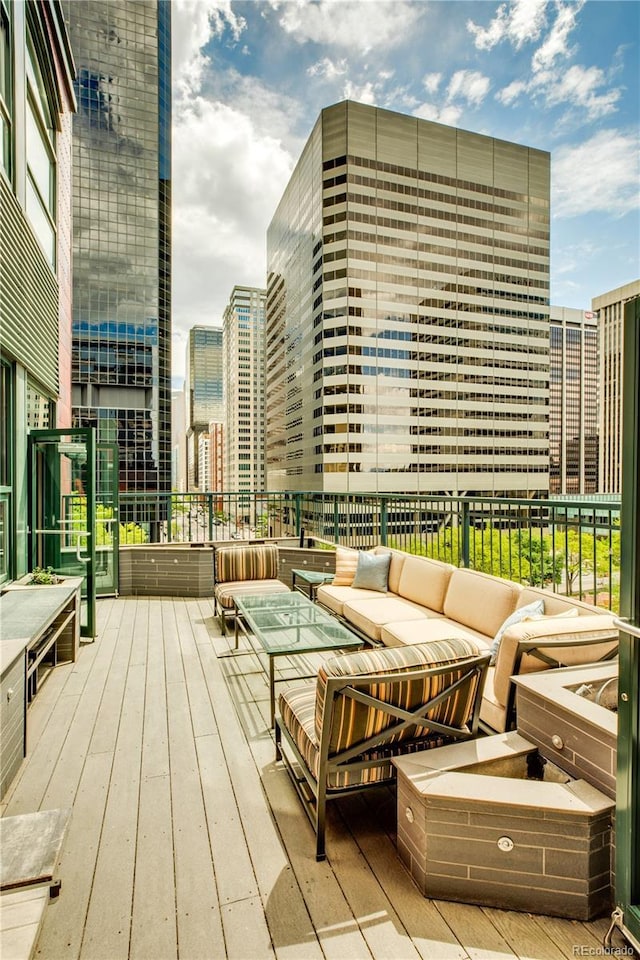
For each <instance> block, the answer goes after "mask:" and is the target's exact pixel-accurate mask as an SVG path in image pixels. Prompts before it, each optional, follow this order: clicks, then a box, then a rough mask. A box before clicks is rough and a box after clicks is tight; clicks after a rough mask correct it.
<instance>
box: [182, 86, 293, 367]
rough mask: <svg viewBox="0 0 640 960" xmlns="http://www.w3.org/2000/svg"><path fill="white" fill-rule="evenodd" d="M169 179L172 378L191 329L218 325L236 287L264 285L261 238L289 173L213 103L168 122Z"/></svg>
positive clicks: (278, 148) (285, 158)
mask: <svg viewBox="0 0 640 960" xmlns="http://www.w3.org/2000/svg"><path fill="white" fill-rule="evenodd" d="M173 151H174V179H173V209H174V214H173V236H174V253H173V276H174V280H173V319H174V330H175V342H176V356H175V362H174V372H176V373H180V370H181V366H182V362H183V361H182V356H181V352H180V351H181V347H180V344H181V343H182V341H183V339H184V336H185V335H186V332H187V331H188V330H189V329H190V327H192V326H193V325H194V324H196V323H219V322H220V321H221V319H222V314H223V311H224V307H225V305H226V303H227V301H228V298H229V294H230V293H231V289H232V287H233V286H234V284H236V283H240V284H241V283H247V284H250V285H255V286H264V285H265V284H266V249H265V236H266V230H267V226H268V224H269V222H270V220H271V218H272V216H273V214H274V212H275V209H276V206H277V204H278V202H279V200H280V197H281V195H282V192H283V190H284V187H285V186H286V183H287V181H288V179H289V176H290V174H291V170H292V168H293V158H292V156H291V154H290V153H289V152H288V151H287V150H286V149H285V148H284V147H283V145H282V143H281V142H280V141H279V140H277V139H275V138H274V137H273V136H269V135H266V134H265V133H263V132H261V131H260V130H258V129H257V127H256V125H255V123H254V122H253V121H252V119H251V118H250V117H249V116H248V115H247V114H245V113H242V112H240V111H239V110H237V109H234V108H232V107H230V106H228V105H226V104H222V103H220V102H211V101H207V100H205V99H204V98H202V97H196V98H193V99H192V101H191V103H190V104H189V106H188V108H185V109H183V110H182V111H181V113H180V115H179V116H178V117H177V118H176V123H175V128H174V137H173Z"/></svg>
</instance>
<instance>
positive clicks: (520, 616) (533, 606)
mask: <svg viewBox="0 0 640 960" xmlns="http://www.w3.org/2000/svg"><path fill="white" fill-rule="evenodd" d="M543 612H544V600H534V601H533V603H528V604H527V605H526V607H518V609H517V610H514V611H513V613H512V614H511V616H509V617H507V619H506V620H505V621H504V623H503V624H502V626H501V627H500V629H499V630H498V632H497V633H496V635H495V637H494V638H493V643H492V644H491V660H490V661H489V666H491V667H493V666H494V665H495V662H496V660H497V658H498V650H499V648H500V641H501V640H502V635H503V633H504V632H505V630H506V629H507V628H508V627H512V626H513V625H514V623H522V621H523V620H530V619H531V617H535V616H538V614H541V613H543Z"/></svg>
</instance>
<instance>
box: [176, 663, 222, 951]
mask: <svg viewBox="0 0 640 960" xmlns="http://www.w3.org/2000/svg"><path fill="white" fill-rule="evenodd" d="M167 717H168V726H169V759H170V764H171V805H172V815H173V851H174V862H175V884H176V917H177V924H178V944H179V951H180V956H184V957H207V956H212V957H224V955H225V945H224V936H223V930H222V919H221V916H220V907H219V900H218V895H217V885H216V878H215V870H214V864H213V860H212V856H211V847H210V841H209V834H208V828H207V818H206V813H205V808H204V799H203V796H202V787H201V785H200V774H199V769H198V758H197V753H196V747H195V743H194V739H193V728H192V724H191V716H190V713H189V699H188V694H187V688H186V684H185V683H184V682H182V681H173V680H171V679H170V678H168V679H167Z"/></svg>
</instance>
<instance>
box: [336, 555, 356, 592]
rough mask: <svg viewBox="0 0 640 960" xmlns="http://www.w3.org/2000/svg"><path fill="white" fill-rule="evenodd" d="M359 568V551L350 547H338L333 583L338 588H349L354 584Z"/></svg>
mask: <svg viewBox="0 0 640 960" xmlns="http://www.w3.org/2000/svg"><path fill="white" fill-rule="evenodd" d="M357 566H358V551H357V550H351V549H350V548H349V547H336V572H335V575H334V577H333V583H334V584H335V586H336V587H348V586H350V585H351V584H352V583H353V578H354V577H355V575H356V567H357Z"/></svg>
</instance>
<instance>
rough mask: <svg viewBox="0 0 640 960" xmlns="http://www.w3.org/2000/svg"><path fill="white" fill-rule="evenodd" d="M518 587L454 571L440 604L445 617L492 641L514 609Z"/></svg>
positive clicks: (492, 578)
mask: <svg viewBox="0 0 640 960" xmlns="http://www.w3.org/2000/svg"><path fill="white" fill-rule="evenodd" d="M521 592H522V587H521V586H520V584H518V583H512V582H511V581H509V580H501V579H500V578H499V577H493V576H490V575H489V574H487V573H478V571H477V570H467V569H464V568H459V569H455V570H454V571H453V573H452V575H451V580H450V581H449V589H448V590H447V594H446V596H445V600H444V613H445V616H447V617H449V618H450V619H451V620H455V621H456V623H461V624H463V625H464V626H466V627H471V628H472V629H473V630H477V631H478V632H479V633H483V634H486V635H487V636H490V637H494V636H495V635H496V633H497V632H498V630H499V629H500V627H501V626H502V624H503V623H504V621H505V620H506V619H507V617H508V616H509V615H510V614H511V613H513V611H514V610H515V608H516V603H517V601H518V597H519V596H520V594H521Z"/></svg>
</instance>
